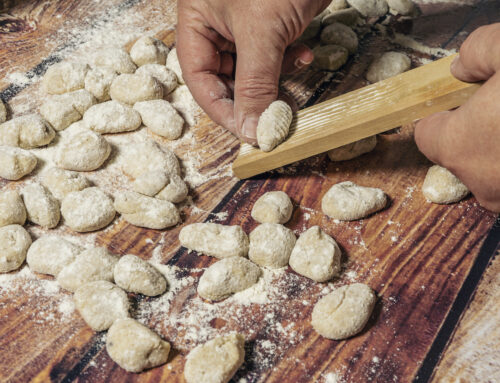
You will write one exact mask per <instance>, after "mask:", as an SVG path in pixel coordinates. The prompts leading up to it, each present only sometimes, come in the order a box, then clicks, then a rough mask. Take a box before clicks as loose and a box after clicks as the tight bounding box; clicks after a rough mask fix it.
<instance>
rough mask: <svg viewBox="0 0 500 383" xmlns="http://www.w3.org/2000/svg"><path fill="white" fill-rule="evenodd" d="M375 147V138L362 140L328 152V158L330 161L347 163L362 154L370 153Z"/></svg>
mask: <svg viewBox="0 0 500 383" xmlns="http://www.w3.org/2000/svg"><path fill="white" fill-rule="evenodd" d="M375 146H377V136H371V137H367V138H363V139H362V140H359V141H356V142H353V143H351V144H347V145H344V146H341V147H339V148H336V149H332V150H330V151H329V152H328V157H329V158H330V160H332V161H347V160H352V159H353V158H356V157H359V156H361V155H362V154H365V153H368V152H371V151H372V150H373V149H375Z"/></svg>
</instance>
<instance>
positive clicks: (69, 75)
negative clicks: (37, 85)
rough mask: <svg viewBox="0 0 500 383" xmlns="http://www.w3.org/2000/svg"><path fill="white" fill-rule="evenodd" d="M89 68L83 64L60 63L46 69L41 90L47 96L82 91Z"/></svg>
mask: <svg viewBox="0 0 500 383" xmlns="http://www.w3.org/2000/svg"><path fill="white" fill-rule="evenodd" d="M88 70H89V66H88V65H87V64H83V63H71V62H61V63H57V64H54V65H52V66H51V67H49V69H47V72H46V73H45V76H43V78H42V88H43V89H44V90H45V92H47V93H49V94H62V93H67V92H72V91H74V90H78V89H83V88H84V86H85V76H86V75H87V72H88Z"/></svg>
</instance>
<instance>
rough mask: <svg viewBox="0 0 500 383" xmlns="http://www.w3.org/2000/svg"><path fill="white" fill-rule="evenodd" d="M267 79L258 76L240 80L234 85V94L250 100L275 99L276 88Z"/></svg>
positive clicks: (275, 85) (266, 77)
mask: <svg viewBox="0 0 500 383" xmlns="http://www.w3.org/2000/svg"><path fill="white" fill-rule="evenodd" d="M268 79H269V77H268V76H259V75H254V76H248V77H246V78H244V79H241V80H240V81H238V83H237V84H236V93H237V94H238V96H239V97H242V98H246V99H252V100H260V99H268V98H276V96H277V95H278V86H277V84H275V83H274V82H273V81H269V80H268Z"/></svg>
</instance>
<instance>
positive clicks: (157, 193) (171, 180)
mask: <svg viewBox="0 0 500 383" xmlns="http://www.w3.org/2000/svg"><path fill="white" fill-rule="evenodd" d="M132 189H133V190H134V191H136V192H137V193H141V194H144V195H148V196H150V197H153V196H154V197H155V198H158V199H163V200H166V201H170V202H173V203H178V202H182V201H184V199H186V197H187V195H188V191H189V190H188V187H187V185H186V183H185V182H184V181H183V180H182V178H181V177H179V176H178V175H177V174H169V173H166V172H161V171H155V172H151V173H145V174H143V175H141V176H139V177H137V178H136V179H135V180H134V182H132Z"/></svg>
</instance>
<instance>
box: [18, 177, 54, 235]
mask: <svg viewBox="0 0 500 383" xmlns="http://www.w3.org/2000/svg"><path fill="white" fill-rule="evenodd" d="M21 195H22V197H23V201H24V205H25V206H26V212H27V214H28V220H29V221H31V222H33V223H36V224H37V225H40V226H42V227H45V228H48V229H52V228H54V227H56V226H57V224H58V223H59V220H60V218H61V212H60V210H59V202H58V201H57V199H55V198H54V196H53V195H52V193H51V192H50V191H49V190H48V189H47V188H46V187H45V186H43V185H40V184H30V185H27V186H25V187H24V189H23V191H22V193H21Z"/></svg>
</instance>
